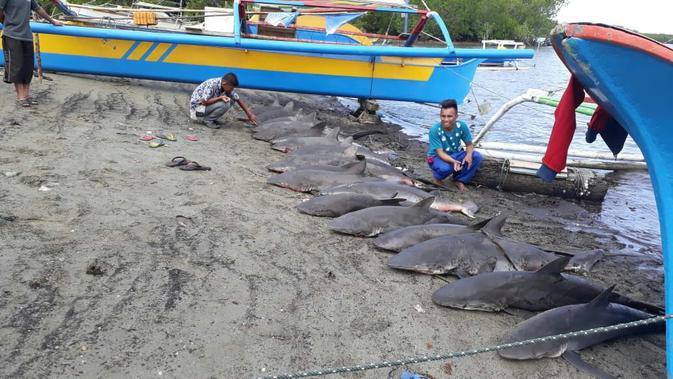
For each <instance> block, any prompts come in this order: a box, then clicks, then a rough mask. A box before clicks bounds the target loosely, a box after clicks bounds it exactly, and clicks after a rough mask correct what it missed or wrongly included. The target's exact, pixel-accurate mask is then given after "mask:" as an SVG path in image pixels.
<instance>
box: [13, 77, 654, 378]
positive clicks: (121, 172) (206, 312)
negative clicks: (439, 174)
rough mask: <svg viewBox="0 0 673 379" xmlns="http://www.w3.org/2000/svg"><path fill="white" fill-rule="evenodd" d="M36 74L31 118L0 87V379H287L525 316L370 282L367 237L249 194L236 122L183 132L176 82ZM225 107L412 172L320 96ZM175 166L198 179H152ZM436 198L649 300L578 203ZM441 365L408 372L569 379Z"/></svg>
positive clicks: (405, 144) (637, 369)
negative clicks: (165, 135)
mask: <svg viewBox="0 0 673 379" xmlns="http://www.w3.org/2000/svg"><path fill="white" fill-rule="evenodd" d="M48 76H49V77H51V78H52V79H53V81H44V82H43V83H42V84H39V83H35V84H34V85H33V92H34V95H35V96H36V97H37V98H38V99H39V100H40V101H41V102H42V104H41V105H39V106H38V107H34V108H31V109H19V108H17V107H16V105H15V102H14V94H13V90H12V88H11V87H10V86H9V85H3V86H0V92H2V96H1V97H0V109H2V116H1V117H2V122H1V123H0V146H1V147H0V250H1V252H0V270H1V271H0V273H1V275H0V286H1V287H2V295H1V296H0V340H2V341H3V348H2V349H0V376H2V377H73V376H82V377H99V376H100V377H157V376H164V377H211V376H212V377H222V378H238V377H253V376H256V375H262V374H274V373H282V372H297V371H303V370H305V369H313V368H322V367H332V366H342V365H351V364H360V363H370V362H376V361H384V360H391V359H398V358H401V357H407V356H412V355H424V354H437V353H444V352H449V351H458V350H466V349H473V348H479V347H484V346H489V345H494V344H497V343H499V342H500V341H501V337H502V336H503V335H504V334H505V333H506V332H507V331H508V330H510V329H511V328H512V327H513V326H514V325H515V324H517V323H518V322H520V321H522V320H523V319H524V318H525V317H526V316H527V315H526V314H522V313H519V312H515V313H514V314H508V313H500V314H490V313H482V312H467V311H457V310H451V309H447V308H441V307H438V306H436V305H434V304H433V303H432V302H431V300H430V295H431V293H432V292H433V291H434V290H436V289H437V288H439V287H441V286H442V285H443V284H444V281H442V279H440V278H437V277H430V276H421V275H414V274H409V273H405V272H397V271H393V270H391V269H388V268H387V266H386V265H385V262H386V260H387V258H388V254H387V253H384V252H381V251H377V250H376V249H374V248H373V246H372V245H371V242H370V241H369V240H367V239H361V238H353V237H348V236H341V235H337V234H334V233H331V232H330V231H329V230H328V229H327V228H326V227H325V223H326V222H327V220H326V219H321V218H313V217H310V216H306V215H302V214H299V213H298V212H296V210H295V209H294V208H293V207H294V206H295V205H296V204H297V203H298V202H299V201H301V200H302V199H305V198H307V197H308V196H307V195H304V194H297V193H294V192H290V191H288V190H284V189H281V188H277V187H273V186H270V185H267V184H266V178H267V177H268V176H270V175H271V174H270V173H269V172H267V170H266V169H265V166H266V165H267V164H268V163H270V162H273V161H276V160H279V159H281V158H282V157H283V154H282V153H280V152H277V151H273V150H271V149H270V148H269V146H268V144H267V143H264V142H260V141H256V140H253V139H252V138H251V137H250V129H249V128H248V127H246V126H245V124H243V123H241V122H237V121H235V119H236V118H237V117H242V113H241V112H240V111H237V112H238V113H235V112H230V114H228V115H227V118H228V119H229V120H230V122H229V124H228V126H227V127H225V128H223V129H220V130H211V129H207V128H205V127H203V126H201V125H197V124H193V123H191V122H190V121H189V119H188V112H187V109H186V106H187V102H188V98H189V95H190V93H191V90H192V89H193V86H192V85H184V84H173V83H155V82H146V81H136V80H122V79H110V78H91V77H84V76H66V75H55V74H48ZM241 94H242V98H243V99H245V100H247V101H248V102H249V103H250V104H251V106H252V108H253V109H254V110H255V111H256V112H261V111H262V110H263V109H264V108H265V107H266V106H267V105H268V104H270V103H271V102H272V101H273V100H274V99H279V100H280V101H281V102H282V103H285V102H287V101H289V100H290V99H292V100H294V101H295V102H296V103H297V104H298V105H299V106H300V107H302V108H303V109H304V111H305V112H308V111H318V112H319V115H320V117H322V118H324V119H326V120H328V121H330V122H331V123H332V124H340V125H342V126H343V128H344V130H346V131H347V132H355V131H358V130H363V129H365V128H377V129H380V130H381V131H383V132H385V134H382V135H372V136H369V137H365V138H363V139H362V140H360V142H361V143H365V144H367V145H369V146H371V147H372V148H374V149H376V150H379V151H389V152H391V151H394V152H395V153H396V155H397V156H398V157H399V158H398V159H397V160H396V161H395V164H397V165H400V166H405V167H407V168H410V169H411V170H412V171H413V172H414V173H415V175H418V176H423V175H427V174H428V172H427V169H426V168H425V166H424V164H423V158H422V149H423V147H422V146H421V145H420V144H419V143H418V142H415V141H410V140H409V139H407V138H405V137H404V136H403V135H402V134H400V133H399V131H398V130H399V128H397V127H395V126H393V125H384V124H380V125H375V126H366V127H363V126H360V125H357V124H354V123H352V122H351V121H349V120H348V117H347V111H346V110H345V109H343V108H342V107H341V106H340V105H339V104H338V102H337V101H336V100H335V99H333V98H328V97H321V96H300V95H288V94H274V93H269V92H257V91H246V90H243V91H241ZM149 130H165V131H167V132H172V133H174V134H175V135H176V136H177V137H178V140H177V141H176V142H167V146H164V147H161V148H158V149H150V148H148V146H147V143H146V142H143V141H140V140H139V138H138V137H139V136H141V135H143V134H145V133H146V132H147V131H149ZM187 134H195V135H197V136H198V137H199V138H200V140H199V141H198V142H190V141H187V140H185V139H184V136H185V135H187ZM179 155H181V156H186V157H187V158H188V159H190V160H195V161H198V162H199V163H201V164H203V165H208V166H211V167H212V168H213V169H212V171H207V172H185V171H181V170H178V169H176V168H168V167H165V166H164V164H165V163H166V162H167V161H169V160H170V159H171V158H172V157H174V156H179ZM10 172H20V174H19V175H17V176H5V175H4V174H5V173H10ZM449 196H454V197H455V198H456V200H467V199H470V200H473V201H475V202H476V203H477V204H479V205H480V206H481V211H480V212H479V214H478V216H479V218H485V217H489V216H493V215H495V214H497V213H499V212H501V211H511V212H513V216H512V217H511V218H510V219H509V222H508V223H507V224H506V226H505V229H504V233H505V234H506V235H508V236H510V237H512V238H516V239H519V240H521V241H527V242H530V243H534V244H538V245H540V246H542V247H546V248H552V249H557V250H563V251H570V252H580V251H593V250H601V251H604V252H605V253H606V257H605V258H604V259H603V260H602V261H601V262H599V263H598V264H597V265H596V266H595V267H594V270H593V272H592V273H591V274H590V277H591V278H592V279H594V280H595V281H597V282H599V283H601V284H603V285H611V284H616V285H617V290H618V291H619V292H621V293H623V294H626V295H629V296H632V297H634V298H636V299H638V300H643V301H648V302H651V303H654V304H658V305H661V304H662V302H663V291H662V283H663V273H662V271H661V264H662V262H661V258H660V255H657V254H655V253H653V254H643V253H642V252H638V251H633V250H634V249H633V248H632V247H629V246H624V245H623V244H621V243H619V242H618V240H617V239H616V238H615V236H614V231H612V230H610V229H609V228H607V227H605V225H603V224H601V223H600V221H599V220H598V217H597V213H596V210H597V208H598V206H597V205H595V204H588V203H574V202H569V201H565V200H560V199H555V198H549V197H545V196H538V195H533V194H526V195H521V194H509V193H500V192H497V191H494V190H490V189H485V188H474V187H471V191H470V192H469V193H467V194H459V193H458V192H456V191H450V192H449ZM447 280H449V281H451V280H453V278H451V277H449V278H447ZM664 351H665V350H664V336H663V335H653V336H645V337H635V338H629V339H622V340H618V341H613V342H609V343H605V344H601V345H599V346H596V347H594V348H591V349H587V350H585V351H583V352H582V353H581V354H582V356H583V358H584V359H585V360H587V361H588V362H590V363H592V364H594V365H596V366H598V367H600V368H602V369H604V370H606V371H608V372H610V373H612V374H613V375H619V376H622V377H625V378H635V377H663V376H665V359H664ZM448 363H449V364H448V365H447V362H435V363H428V364H419V365H416V366H413V367H412V368H413V369H415V370H417V371H419V372H426V373H429V374H431V375H433V376H434V377H436V378H444V377H449V376H452V377H500V378H519V377H552V376H554V377H564V378H571V377H572V378H575V377H586V375H585V374H583V373H581V372H579V371H578V370H577V369H575V368H574V367H573V366H571V365H569V364H567V363H566V362H565V361H563V360H561V359H545V360H540V361H534V362H533V361H529V362H511V361H505V360H503V359H500V358H499V357H497V356H496V354H495V353H487V354H482V355H480V356H477V357H469V358H461V359H456V360H452V361H450V362H448ZM388 371H389V370H387V369H382V370H373V371H368V372H366V373H360V374H354V375H351V376H350V377H357V378H381V377H386V375H387V373H388Z"/></svg>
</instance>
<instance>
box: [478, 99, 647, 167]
mask: <svg viewBox="0 0 673 379" xmlns="http://www.w3.org/2000/svg"><path fill="white" fill-rule="evenodd" d="M549 95H550V93H549V92H546V91H542V90H537V89H529V90H528V91H526V93H524V94H523V95H521V96H517V97H515V98H513V99H511V100H510V101H508V102H507V103H505V104H503V106H502V107H500V109H498V111H497V112H496V113H495V114H494V115H493V117H491V119H489V120H488V122H486V124H485V125H484V127H483V128H481V130H479V132H478V133H477V135H476V136H475V137H474V138H473V140H472V142H473V143H474V145H475V146H476V147H477V148H479V151H480V152H482V153H484V155H486V156H489V157H493V158H507V159H516V160H520V161H527V162H535V163H540V162H541V158H542V155H543V154H544V153H545V151H546V149H545V148H544V147H542V146H531V145H524V144H512V143H505V142H485V141H482V139H483V138H484V137H485V136H486V134H487V133H488V132H489V131H490V130H491V128H492V127H493V126H494V125H495V124H496V123H497V122H498V120H500V119H501V118H502V117H503V116H504V115H505V114H506V113H507V112H508V111H509V110H511V109H512V108H513V107H515V106H516V105H519V104H521V103H525V102H533V103H537V104H543V105H548V106H552V107H556V106H558V103H559V102H558V100H555V99H552V98H550V97H549ZM595 109H596V104H593V103H583V104H582V105H580V106H579V107H577V109H576V110H575V112H577V113H580V114H584V115H588V116H591V115H592V114H593V112H594V110H595ZM568 157H569V160H568V162H567V165H568V166H571V167H582V168H593V169H603V170H647V165H646V163H645V158H644V157H643V155H642V154H640V153H635V154H626V153H620V154H619V156H618V157H617V156H614V155H612V153H604V152H596V151H581V150H577V149H570V150H569V151H568Z"/></svg>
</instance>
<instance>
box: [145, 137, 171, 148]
mask: <svg viewBox="0 0 673 379" xmlns="http://www.w3.org/2000/svg"><path fill="white" fill-rule="evenodd" d="M165 144H166V143H165V142H164V140H162V139H159V138H157V139H155V140H153V141H151V142H150V143H148V144H147V145H148V146H149V147H151V148H153V149H155V148H157V147H161V146H164V145H165Z"/></svg>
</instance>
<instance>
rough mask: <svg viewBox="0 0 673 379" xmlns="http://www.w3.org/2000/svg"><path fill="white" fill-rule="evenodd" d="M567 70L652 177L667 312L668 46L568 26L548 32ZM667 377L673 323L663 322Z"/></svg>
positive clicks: (671, 303)
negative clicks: (628, 140)
mask: <svg viewBox="0 0 673 379" xmlns="http://www.w3.org/2000/svg"><path fill="white" fill-rule="evenodd" d="M552 44H553V46H554V49H555V50H556V52H557V54H558V55H559V57H560V58H561V60H562V61H563V62H564V63H565V65H566V66H567V67H568V69H569V70H570V72H571V73H572V74H573V75H574V76H575V77H576V78H577V79H578V80H579V81H580V82H581V83H582V85H583V86H584V88H585V89H586V91H587V92H588V93H589V94H590V95H591V97H592V98H593V99H594V100H595V101H596V103H598V104H599V105H601V106H602V107H604V108H605V109H606V110H607V111H608V112H609V113H610V114H611V115H612V116H613V117H614V118H615V119H616V120H617V121H619V123H620V124H621V125H622V126H623V127H624V128H625V129H626V130H627V131H628V133H629V134H630V135H631V136H632V137H633V139H634V141H635V142H636V143H637V144H638V146H639V147H640V149H641V151H642V153H643V155H644V157H645V160H646V161H647V166H648V168H649V171H650V176H651V179H652V186H653V188H654V193H655V198H656V202H657V209H658V212H659V220H660V225H661V240H662V248H663V249H662V250H663V255H664V275H665V276H664V278H665V279H664V282H665V283H664V286H665V302H666V313H667V314H671V313H673V260H672V258H673V213H671V211H670V210H671V209H673V208H672V207H673V168H672V166H671V162H673V149H671V146H673V119H672V118H671V116H670V111H671V109H673V96H671V92H672V91H673V90H672V89H673V50H672V49H670V48H668V47H666V46H665V45H663V44H660V43H658V42H656V41H653V40H650V39H648V38H647V37H644V36H641V35H638V34H635V33H631V32H628V31H625V30H621V29H618V28H613V27H609V26H605V25H594V24H570V25H567V26H565V27H564V28H563V29H562V30H558V31H557V32H555V33H554V34H553V36H552ZM666 341H667V342H666V351H667V354H666V355H667V363H668V364H667V367H668V377H673V323H672V322H671V320H668V322H667V338H666Z"/></svg>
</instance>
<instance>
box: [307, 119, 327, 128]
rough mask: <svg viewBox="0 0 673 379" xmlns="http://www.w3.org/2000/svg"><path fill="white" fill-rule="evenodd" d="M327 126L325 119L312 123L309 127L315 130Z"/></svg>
mask: <svg viewBox="0 0 673 379" xmlns="http://www.w3.org/2000/svg"><path fill="white" fill-rule="evenodd" d="M326 126H327V121H320V122H318V123H316V124H315V125H313V126H312V127H311V129H317V130H325V127H326Z"/></svg>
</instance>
